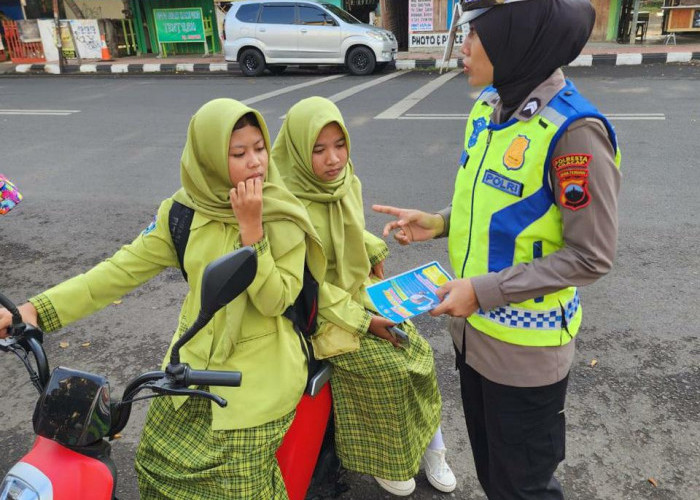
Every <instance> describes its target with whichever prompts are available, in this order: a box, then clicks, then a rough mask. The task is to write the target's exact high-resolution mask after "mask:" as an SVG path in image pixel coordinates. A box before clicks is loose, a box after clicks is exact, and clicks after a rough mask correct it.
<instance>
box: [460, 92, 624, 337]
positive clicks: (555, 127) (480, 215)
mask: <svg viewBox="0 0 700 500" xmlns="http://www.w3.org/2000/svg"><path fill="white" fill-rule="evenodd" d="M495 92H496V91H495V90H494V89H493V88H492V87H489V88H487V89H485V90H484V91H483V92H482V94H481V96H480V97H479V99H478V100H477V102H476V104H475V105H474V107H473V108H472V111H471V113H470V115H469V121H468V123H467V128H466V133H465V145H464V152H463V153H462V160H461V161H460V167H459V171H458V174H457V179H456V181H455V191H454V197H453V199H452V214H451V218H450V233H449V240H448V241H449V254H450V261H451V263H452V267H453V269H454V271H455V274H456V275H457V276H458V277H459V278H470V277H474V276H479V275H483V274H487V273H489V272H498V271H500V270H502V269H505V268H507V267H511V266H514V265H517V264H520V263H523V262H531V261H532V260H534V259H537V258H541V257H545V256H547V255H549V254H551V253H552V252H556V251H557V250H559V249H561V248H562V247H564V239H563V232H562V220H561V213H560V211H559V207H558V206H557V205H556V203H555V200H554V195H553V192H552V188H551V186H550V182H549V168H550V164H551V161H552V152H553V150H554V147H555V146H556V143H557V141H558V140H559V138H560V137H561V135H562V134H563V133H564V132H565V131H566V128H567V127H568V126H569V124H570V123H572V122H573V121H575V120H579V119H581V118H585V117H595V118H597V119H599V120H601V121H602V122H603V123H604V124H605V126H606V127H607V129H608V133H609V136H610V140H611V142H612V144H613V147H614V149H615V151H616V158H615V159H616V164H617V166H618V168H619V165H620V153H619V149H618V148H617V141H616V137H615V132H614V131H613V128H612V126H611V125H610V123H609V122H608V120H607V119H606V118H605V117H604V116H603V115H601V114H600V112H599V111H598V110H597V109H596V108H595V107H594V106H593V105H592V104H590V103H589V102H588V101H587V100H586V99H585V98H584V97H583V96H581V94H579V93H578V92H577V90H576V88H575V87H574V86H573V84H572V83H571V82H569V81H567V83H566V86H565V87H564V89H562V90H561V91H560V92H559V93H558V94H557V95H556V96H555V97H554V98H553V99H552V100H551V101H550V102H549V103H548V104H547V106H546V107H545V108H544V109H542V111H541V112H540V113H539V114H537V115H535V116H533V118H531V119H530V120H528V121H520V120H517V119H515V118H512V119H510V120H509V121H507V122H506V123H503V124H494V123H491V122H490V117H491V114H492V112H493V108H492V107H491V105H490V104H489V102H490V101H491V100H492V98H493V97H495ZM583 159H585V158H583ZM581 187H582V186H581V185H580V184H575V183H574V184H572V185H571V189H573V190H576V189H578V190H579V191H577V192H574V193H572V195H573V196H574V197H575V196H586V194H587V191H586V190H585V186H583V189H581ZM581 202H582V203H585V202H586V201H585V199H581ZM581 206H585V205H583V204H582V205H581ZM467 320H468V321H469V323H470V324H471V325H472V326H473V327H474V328H476V329H477V330H479V331H481V332H483V333H485V334H487V335H489V336H491V337H494V338H496V339H498V340H501V341H503V342H508V343H511V344H518V345H526V346H559V345H564V344H566V343H568V342H570V341H571V340H572V339H573V338H574V336H575V335H576V333H578V329H579V325H580V324H581V303H580V300H579V295H578V293H577V291H576V288H575V287H568V288H564V289H562V290H559V291H556V292H553V293H550V294H547V295H544V296H542V297H535V298H533V299H530V300H526V301H524V302H520V303H517V304H508V305H505V306H501V307H496V308H494V309H491V310H488V311H484V310H479V311H477V312H476V313H474V314H472V315H471V316H470V317H469V318H468V319H467Z"/></svg>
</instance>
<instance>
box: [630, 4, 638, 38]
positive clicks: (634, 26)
mask: <svg viewBox="0 0 700 500" xmlns="http://www.w3.org/2000/svg"><path fill="white" fill-rule="evenodd" d="M632 9H633V10H632V26H630V42H629V43H634V42H635V40H636V39H637V36H636V35H637V20H638V19H639V0H634V7H632Z"/></svg>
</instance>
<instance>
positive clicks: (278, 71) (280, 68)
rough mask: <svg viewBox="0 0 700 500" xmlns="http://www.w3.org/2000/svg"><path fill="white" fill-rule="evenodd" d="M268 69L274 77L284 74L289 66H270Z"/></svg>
mask: <svg viewBox="0 0 700 500" xmlns="http://www.w3.org/2000/svg"><path fill="white" fill-rule="evenodd" d="M267 69H268V70H269V71H270V73H272V74H273V75H281V74H282V73H284V70H285V69H287V66H283V65H277V66H268V67H267Z"/></svg>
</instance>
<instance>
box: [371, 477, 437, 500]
mask: <svg viewBox="0 0 700 500" xmlns="http://www.w3.org/2000/svg"><path fill="white" fill-rule="evenodd" d="M374 479H376V480H377V482H378V483H379V486H381V487H382V488H384V489H385V490H386V491H388V492H389V493H391V494H392V495H396V496H398V497H407V496H408V495H410V494H411V493H413V491H414V490H415V489H416V480H415V479H413V478H411V479H409V480H408V481H389V480H388V479H382V478H381V477H377V476H374ZM450 491H451V490H450Z"/></svg>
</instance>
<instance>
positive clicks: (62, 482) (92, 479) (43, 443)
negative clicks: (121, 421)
mask: <svg viewBox="0 0 700 500" xmlns="http://www.w3.org/2000/svg"><path fill="white" fill-rule="evenodd" d="M21 462H24V463H26V464H29V465H33V466H34V467H36V468H37V469H39V470H40V471H41V472H42V473H43V474H44V475H45V476H46V477H47V478H48V479H49V481H51V486H52V489H53V500H77V499H80V498H86V499H87V498H95V499H102V498H105V499H108V498H112V495H113V489H114V477H113V475H112V471H111V470H110V469H109V467H107V465H105V464H104V463H102V462H100V461H99V460H97V459H95V458H92V457H88V456H86V455H82V454H80V453H76V452H75V451H72V450H69V449H68V448H66V447H65V446H63V445H60V444H58V443H57V442H55V441H52V440H50V439H46V438H43V437H41V436H37V438H36V441H35V442H34V446H33V447H32V449H31V451H30V452H29V453H27V454H26V455H25V456H24V457H23V458H22V460H21V461H20V463H21Z"/></svg>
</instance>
